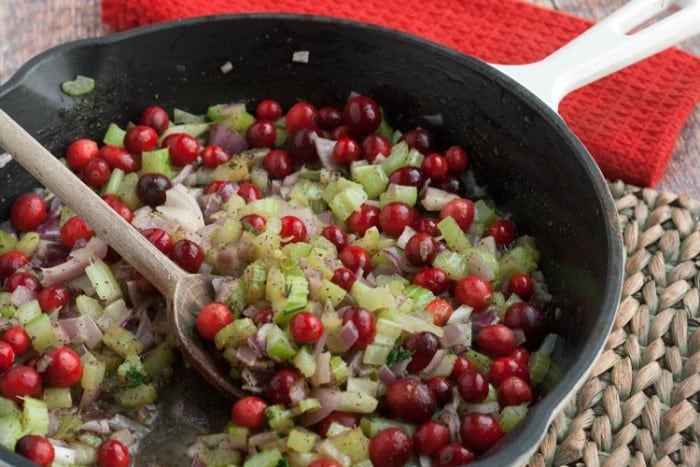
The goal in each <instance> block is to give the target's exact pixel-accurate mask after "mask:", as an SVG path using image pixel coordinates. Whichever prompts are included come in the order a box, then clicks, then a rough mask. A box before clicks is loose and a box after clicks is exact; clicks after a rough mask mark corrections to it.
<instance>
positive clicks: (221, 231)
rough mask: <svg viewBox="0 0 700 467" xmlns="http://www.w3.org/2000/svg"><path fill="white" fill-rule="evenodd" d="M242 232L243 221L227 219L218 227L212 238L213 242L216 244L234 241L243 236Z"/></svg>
mask: <svg viewBox="0 0 700 467" xmlns="http://www.w3.org/2000/svg"><path fill="white" fill-rule="evenodd" d="M242 232H243V226H242V225H241V221H239V220H238V219H226V222H224V224H223V225H222V226H221V227H219V228H218V229H216V233H215V234H214V238H212V243H214V245H225V244H227V243H233V242H235V241H237V240H238V239H239V238H240V237H241V233H242Z"/></svg>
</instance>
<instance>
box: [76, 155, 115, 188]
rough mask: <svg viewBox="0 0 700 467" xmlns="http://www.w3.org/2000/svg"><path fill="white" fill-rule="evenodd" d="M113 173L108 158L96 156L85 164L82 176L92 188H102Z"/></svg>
mask: <svg viewBox="0 0 700 467" xmlns="http://www.w3.org/2000/svg"><path fill="white" fill-rule="evenodd" d="M110 175H111V169H110V167H109V164H108V163H107V161H106V160H104V159H102V158H100V157H95V158H94V159H91V160H90V161H88V163H87V164H85V166H83V171H82V176H81V178H82V179H83V181H84V182H85V184H86V185H88V186H90V187H92V188H102V187H103V186H104V185H105V184H106V183H107V182H108V181H109V177H110Z"/></svg>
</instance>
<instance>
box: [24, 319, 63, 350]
mask: <svg viewBox="0 0 700 467" xmlns="http://www.w3.org/2000/svg"><path fill="white" fill-rule="evenodd" d="M24 330H25V331H27V334H29V337H31V339H32V347H34V350H36V351H37V352H39V353H44V351H45V350H46V349H48V348H50V347H58V345H59V343H58V339H57V338H56V334H54V332H53V327H52V326H51V320H50V319H49V315H45V314H43V313H42V314H40V315H39V316H37V317H36V318H34V319H32V320H31V321H30V322H28V323H27V324H26V325H25V326H24Z"/></svg>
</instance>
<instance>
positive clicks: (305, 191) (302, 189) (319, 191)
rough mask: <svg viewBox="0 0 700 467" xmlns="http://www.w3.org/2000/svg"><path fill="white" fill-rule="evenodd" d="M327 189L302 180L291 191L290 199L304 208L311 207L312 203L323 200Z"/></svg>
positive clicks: (318, 184) (315, 183)
mask: <svg viewBox="0 0 700 467" xmlns="http://www.w3.org/2000/svg"><path fill="white" fill-rule="evenodd" d="M324 189H325V187H324V186H323V185H321V184H320V183H317V182H312V181H309V180H301V181H300V182H299V183H296V184H295V185H294V186H293V187H292V189H291V190H290V191H289V199H291V200H294V201H296V202H298V203H299V204H301V205H302V206H310V202H311V201H317V200H321V199H322V195H323V190H324Z"/></svg>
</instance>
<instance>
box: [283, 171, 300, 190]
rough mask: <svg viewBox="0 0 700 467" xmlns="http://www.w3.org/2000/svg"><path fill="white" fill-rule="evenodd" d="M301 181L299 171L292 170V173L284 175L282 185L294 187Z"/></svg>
mask: <svg viewBox="0 0 700 467" xmlns="http://www.w3.org/2000/svg"><path fill="white" fill-rule="evenodd" d="M297 183H299V172H298V171H297V172H292V173H291V174H290V175H287V176H286V177H284V180H282V186H288V187H292V186H294V185H296V184H297Z"/></svg>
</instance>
